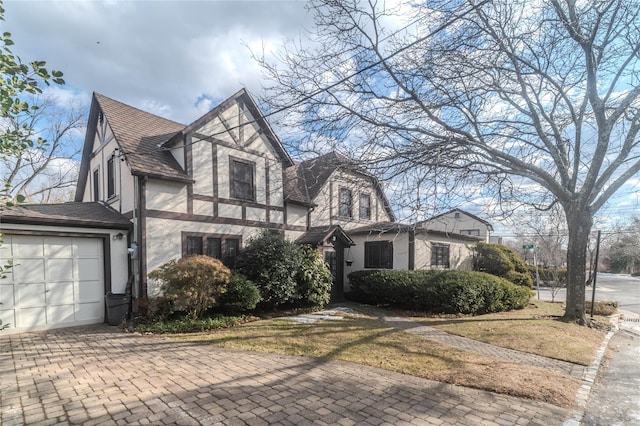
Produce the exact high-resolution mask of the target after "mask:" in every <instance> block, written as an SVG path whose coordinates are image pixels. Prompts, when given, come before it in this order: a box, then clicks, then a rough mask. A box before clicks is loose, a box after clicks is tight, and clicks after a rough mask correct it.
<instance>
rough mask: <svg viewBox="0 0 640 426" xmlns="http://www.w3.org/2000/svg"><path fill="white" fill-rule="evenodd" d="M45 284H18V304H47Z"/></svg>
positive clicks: (25, 305)
mask: <svg viewBox="0 0 640 426" xmlns="http://www.w3.org/2000/svg"><path fill="white" fill-rule="evenodd" d="M46 290H47V289H46V285H45V283H44V282H41V283H30V284H18V298H17V300H16V302H17V304H18V306H21V307H23V306H24V307H27V306H44V305H46V304H47V298H46Z"/></svg>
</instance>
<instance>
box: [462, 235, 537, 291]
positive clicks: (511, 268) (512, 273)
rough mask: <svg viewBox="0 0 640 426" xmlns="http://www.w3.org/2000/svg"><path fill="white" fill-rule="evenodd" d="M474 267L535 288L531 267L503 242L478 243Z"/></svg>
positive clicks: (517, 283)
mask: <svg viewBox="0 0 640 426" xmlns="http://www.w3.org/2000/svg"><path fill="white" fill-rule="evenodd" d="M474 269H475V270H476V271H479V272H486V273H488V274H491V275H495V276H498V277H502V278H506V279H507V280H509V281H511V282H512V283H514V284H516V285H521V286H524V287H528V288H533V278H532V277H531V274H530V272H529V268H528V267H527V265H526V264H525V263H524V261H523V260H522V259H521V258H520V256H518V254H517V253H516V252H515V251H513V250H512V249H511V248H509V247H507V246H505V245H502V244H487V243H478V244H477V245H476V255H475V258H474Z"/></svg>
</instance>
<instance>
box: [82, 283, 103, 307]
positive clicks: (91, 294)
mask: <svg viewBox="0 0 640 426" xmlns="http://www.w3.org/2000/svg"><path fill="white" fill-rule="evenodd" d="M99 284H100V281H81V282H79V283H78V302H80V303H86V302H103V301H104V290H103V289H102V288H101V287H100V285H99Z"/></svg>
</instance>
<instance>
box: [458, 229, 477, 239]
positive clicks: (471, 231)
mask: <svg viewBox="0 0 640 426" xmlns="http://www.w3.org/2000/svg"><path fill="white" fill-rule="evenodd" d="M460 233H461V234H462V235H473V236H475V237H479V236H480V230H479V229H463V230H461V231H460Z"/></svg>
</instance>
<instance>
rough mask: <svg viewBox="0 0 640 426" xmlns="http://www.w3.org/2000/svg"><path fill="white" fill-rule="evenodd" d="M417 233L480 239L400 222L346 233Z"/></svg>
mask: <svg viewBox="0 0 640 426" xmlns="http://www.w3.org/2000/svg"><path fill="white" fill-rule="evenodd" d="M411 231H413V232H415V233H416V234H427V235H435V236H439V237H445V238H455V239H458V240H465V241H472V242H476V243H477V242H478V241H480V240H481V238H480V237H474V236H472V235H464V234H456V233H453V232H445V231H436V230H433V229H427V228H420V227H418V226H416V225H406V224H403V223H398V222H378V223H373V224H371V225H366V226H361V227H359V228H354V229H349V230H348V231H346V233H347V235H363V234H370V235H371V234H387V233H396V234H399V233H403V232H411Z"/></svg>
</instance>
